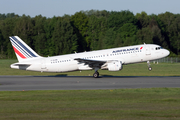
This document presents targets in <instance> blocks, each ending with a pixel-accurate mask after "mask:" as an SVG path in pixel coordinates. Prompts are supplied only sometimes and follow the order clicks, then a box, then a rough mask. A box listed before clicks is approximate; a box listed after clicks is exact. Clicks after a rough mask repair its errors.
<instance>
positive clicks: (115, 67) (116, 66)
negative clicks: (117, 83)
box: [107, 61, 123, 71]
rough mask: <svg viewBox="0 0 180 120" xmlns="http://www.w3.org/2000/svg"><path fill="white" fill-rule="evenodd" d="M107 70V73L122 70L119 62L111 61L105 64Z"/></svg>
mask: <svg viewBox="0 0 180 120" xmlns="http://www.w3.org/2000/svg"><path fill="white" fill-rule="evenodd" d="M107 68H108V70H109V71H119V70H122V69H123V66H122V62H121V61H112V62H110V63H107Z"/></svg>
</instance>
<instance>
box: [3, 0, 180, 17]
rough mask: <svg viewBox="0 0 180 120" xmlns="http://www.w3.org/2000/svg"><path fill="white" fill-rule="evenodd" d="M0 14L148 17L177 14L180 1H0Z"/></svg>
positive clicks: (179, 9)
mask: <svg viewBox="0 0 180 120" xmlns="http://www.w3.org/2000/svg"><path fill="white" fill-rule="evenodd" d="M0 3H1V4H0V13H1V14H4V13H5V14H7V13H15V14H18V15H23V14H25V15H29V16H31V17H35V16H36V15H40V14H41V15H42V16H45V17H49V18H52V17H53V16H63V15H64V14H69V15H73V14H75V13H76V12H79V11H81V10H83V11H86V10H91V9H94V10H107V11H121V10H129V11H131V12H133V13H134V14H136V13H141V12H142V11H145V12H146V13H147V14H148V15H150V14H156V15H158V14H160V13H165V12H166V11H168V12H171V13H174V14H179V13H180V6H179V5H180V0H0Z"/></svg>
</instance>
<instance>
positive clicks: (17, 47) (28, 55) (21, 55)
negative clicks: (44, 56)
mask: <svg viewBox="0 0 180 120" xmlns="http://www.w3.org/2000/svg"><path fill="white" fill-rule="evenodd" d="M9 38H10V41H11V44H12V46H13V49H14V52H15V54H16V56H17V59H18V61H19V62H22V61H25V60H29V59H32V58H37V57H40V56H39V55H38V54H37V53H36V52H35V51H34V50H33V49H31V48H30V47H29V46H28V45H27V44H26V43H25V42H24V41H22V40H21V39H20V38H19V37H18V36H11V37H9Z"/></svg>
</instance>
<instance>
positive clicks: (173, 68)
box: [0, 60, 180, 76]
mask: <svg viewBox="0 0 180 120" xmlns="http://www.w3.org/2000/svg"><path fill="white" fill-rule="evenodd" d="M15 62H17V60H0V75H33V76H44V75H45V76H51V75H52V76H56V75H60V76H62V75H65V76H92V75H93V73H94V70H91V71H75V72H67V73H45V72H43V73H41V72H33V71H24V70H16V69H11V68H10V64H12V63H15ZM151 67H152V69H153V70H152V71H149V70H148V67H147V64H146V63H139V64H129V65H123V70H121V71H117V72H110V71H108V70H99V73H100V75H101V76H180V72H179V71H180V63H159V64H153V63H151Z"/></svg>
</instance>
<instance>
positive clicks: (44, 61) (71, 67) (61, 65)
mask: <svg viewBox="0 0 180 120" xmlns="http://www.w3.org/2000/svg"><path fill="white" fill-rule="evenodd" d="M168 55H169V51H168V50H166V49H162V48H161V47H160V46H159V45H154V44H142V45H135V46H128V47H119V48H112V49H105V50H97V51H91V52H82V53H74V54H67V55H60V56H54V57H38V58H33V59H29V60H26V61H23V62H21V63H20V64H22V65H21V66H18V65H16V64H18V63H15V64H12V65H11V68H15V69H24V70H32V71H41V72H68V71H75V70H91V69H93V68H92V67H89V66H88V65H86V64H84V63H80V62H78V61H77V60H74V59H76V58H81V59H84V60H95V61H96V60H97V61H98V60H99V61H111V60H119V61H121V62H122V64H131V63H138V62H144V61H150V60H156V59H160V58H163V57H166V56H168ZM23 64H24V65H23ZM27 64H29V65H27ZM100 69H101V68H100Z"/></svg>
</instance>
